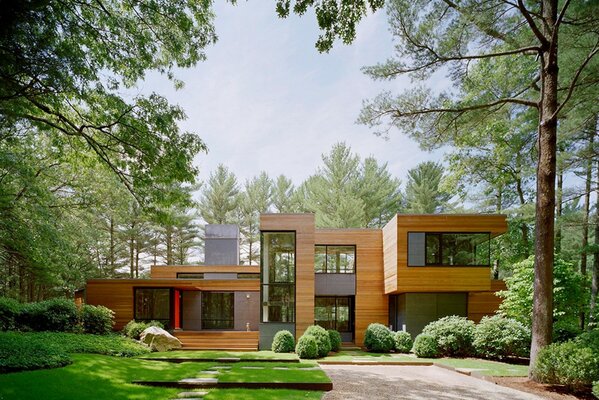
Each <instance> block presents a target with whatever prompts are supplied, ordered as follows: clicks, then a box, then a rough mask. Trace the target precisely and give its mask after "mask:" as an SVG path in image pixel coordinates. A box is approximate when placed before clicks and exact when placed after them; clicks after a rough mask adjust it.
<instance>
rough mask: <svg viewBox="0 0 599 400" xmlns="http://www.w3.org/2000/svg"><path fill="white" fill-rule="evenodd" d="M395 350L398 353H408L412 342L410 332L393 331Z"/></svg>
mask: <svg viewBox="0 0 599 400" xmlns="http://www.w3.org/2000/svg"><path fill="white" fill-rule="evenodd" d="M394 339H395V351H397V352H399V353H409V352H410V350H411V349H412V346H413V345H414V343H413V342H412V335H410V332H406V331H398V332H395V338H394Z"/></svg>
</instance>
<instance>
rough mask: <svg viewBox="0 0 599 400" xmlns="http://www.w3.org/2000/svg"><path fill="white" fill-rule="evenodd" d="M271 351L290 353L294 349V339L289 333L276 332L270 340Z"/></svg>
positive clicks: (284, 331)
mask: <svg viewBox="0 0 599 400" xmlns="http://www.w3.org/2000/svg"><path fill="white" fill-rule="evenodd" d="M271 349H272V351H274V352H275V353H290V352H292V351H293V349H295V339H294V338H293V335H292V334H291V332H289V331H286V330H283V331H278V332H277V333H276V334H275V337H274V339H273V340H272V346H271Z"/></svg>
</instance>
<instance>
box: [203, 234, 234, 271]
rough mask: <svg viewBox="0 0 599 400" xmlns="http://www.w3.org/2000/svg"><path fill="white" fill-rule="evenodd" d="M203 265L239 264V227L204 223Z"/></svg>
mask: <svg viewBox="0 0 599 400" xmlns="http://www.w3.org/2000/svg"><path fill="white" fill-rule="evenodd" d="M204 243H205V247H204V264H205V265H239V227H238V226H237V225H210V224H209V225H206V231H205V238H204Z"/></svg>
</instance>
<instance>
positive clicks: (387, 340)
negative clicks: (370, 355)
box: [364, 324, 395, 353]
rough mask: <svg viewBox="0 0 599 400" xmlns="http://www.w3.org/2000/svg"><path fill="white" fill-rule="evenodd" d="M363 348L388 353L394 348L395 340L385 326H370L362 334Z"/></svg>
mask: <svg viewBox="0 0 599 400" xmlns="http://www.w3.org/2000/svg"><path fill="white" fill-rule="evenodd" d="M364 346H366V349H367V350H368V351H373V352H375V353H388V352H390V351H391V350H392V349H393V348H394V347H395V339H394V338H393V333H392V332H391V331H390V330H389V328H387V327H386V326H385V325H383V324H370V325H368V328H366V332H365V333H364Z"/></svg>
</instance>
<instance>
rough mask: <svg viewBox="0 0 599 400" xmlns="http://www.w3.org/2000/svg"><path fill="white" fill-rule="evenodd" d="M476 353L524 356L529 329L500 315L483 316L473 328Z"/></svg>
mask: <svg viewBox="0 0 599 400" xmlns="http://www.w3.org/2000/svg"><path fill="white" fill-rule="evenodd" d="M472 344H473V346H474V349H475V351H476V354H478V355H480V356H482V357H485V358H495V359H501V358H506V357H526V356H528V353H529V349H530V329H529V328H528V327H527V326H526V325H524V324H522V323H521V322H518V321H516V320H513V319H510V318H505V317H503V316H500V315H494V316H492V317H488V316H484V317H483V318H482V320H481V321H480V322H479V323H478V324H477V325H476V328H475V329H474V341H473V342H472Z"/></svg>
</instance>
